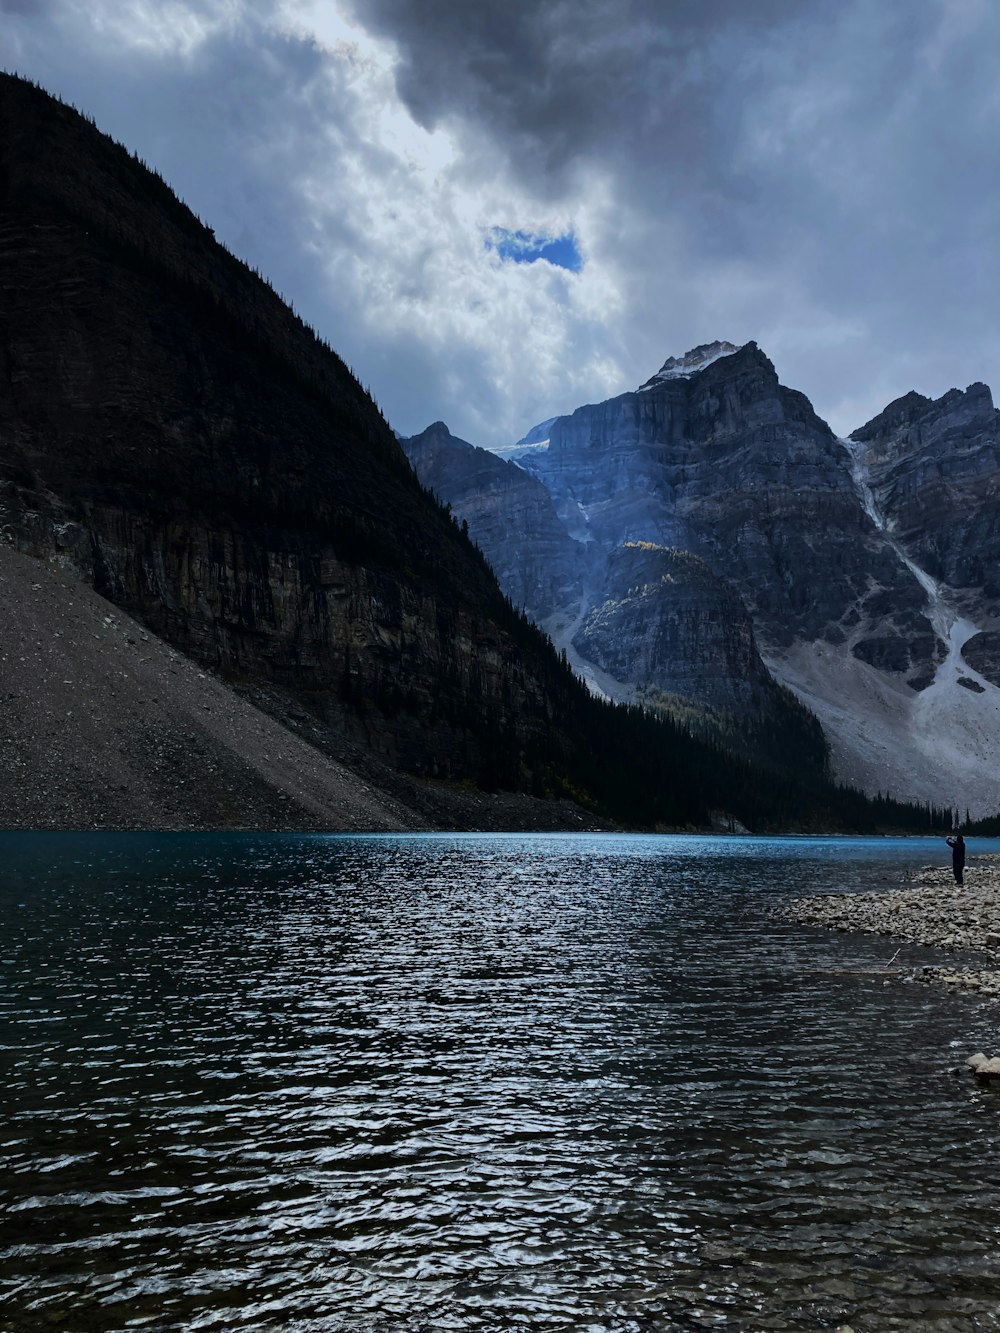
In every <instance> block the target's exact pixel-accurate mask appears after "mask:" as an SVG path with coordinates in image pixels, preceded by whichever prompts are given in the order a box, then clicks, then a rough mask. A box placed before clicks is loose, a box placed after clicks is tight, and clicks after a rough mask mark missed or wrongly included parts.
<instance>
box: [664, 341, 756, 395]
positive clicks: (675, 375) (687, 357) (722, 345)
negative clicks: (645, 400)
mask: <svg viewBox="0 0 1000 1333" xmlns="http://www.w3.org/2000/svg"><path fill="white" fill-rule="evenodd" d="M739 350H740V349H739V348H738V347H736V346H735V344H733V343H730V342H714V343H702V344H701V345H700V346H699V347H692V348H691V350H690V352H685V353H684V355H683V356H669V357H667V359H666V361H664V363H663V365H662V366H661V367H660V369H659V370H658V371H657V372H656V374H655V375H653V376H652V377H651V378H650V379H648V380H647V381H646V383H645V384H643V385H641V386H640V387H641V388H643V389H651V388H653V386H654V385H655V384H658V383H659V381H660V380H677V379H687V378H688V377H689V376H691V375H695V374H697V373H698V371H700V370H704V369H705V367H706V366H710V365H711V364H712V362H713V361H718V360H719V359H720V358H721V357H724V356H732V354H733V353H734V352H738V351H739Z"/></svg>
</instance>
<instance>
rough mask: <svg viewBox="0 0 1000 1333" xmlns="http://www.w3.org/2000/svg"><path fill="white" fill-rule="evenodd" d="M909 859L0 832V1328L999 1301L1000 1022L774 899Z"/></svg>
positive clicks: (580, 1315) (767, 848) (865, 880)
mask: <svg viewBox="0 0 1000 1333" xmlns="http://www.w3.org/2000/svg"><path fill="white" fill-rule="evenodd" d="M985 847H987V844H983V843H979V844H976V845H974V846H973V847H971V848H970V850H971V851H972V852H973V853H975V852H976V851H978V850H981V849H984V848H985ZM989 848H990V849H991V850H996V849H998V848H1000V844H990V845H989ZM930 861H935V862H939V863H940V864H941V865H942V866H946V865H947V863H948V861H947V849H946V848H944V846H943V844H942V843H940V842H931V841H917V840H913V841H896V840H835V839H784V840H774V839H772V840H766V839H749V838H748V839H738V838H731V839H710V838H695V837H691V838H687V837H631V836H621V837H618V836H609V835H594V836H592V835H587V836H573V835H566V836H544V837H536V836H479V835H443V836H426V837H425V836H399V837H395V836H384V837H370V838H355V837H329V838H327V837H320V836H299V835H266V836H265V835H259V836H257V835H254V836H246V835H181V834H176V835H158V836H152V835H129V834H120V835H99V834H94V835H70V834H63V835H42V834H37V835H36V834H7V835H0V921H2V925H3V931H2V937H0V988H2V989H0V1002H2V1016H0V1046H2V1049H0V1088H2V1096H3V1107H4V1116H3V1120H2V1123H0V1327H2V1328H4V1329H5V1330H7V1329H9V1330H32V1333H34V1330H38V1329H48V1328H60V1329H67V1330H73V1333H78V1331H79V1330H84V1331H88V1330H112V1329H133V1328H134V1329H156V1330H161V1329H162V1330H167V1329H178V1330H180V1329H183V1330H191V1329H207V1330H216V1329H235V1328H239V1329H253V1330H270V1329H283V1330H289V1329H291V1330H303V1331H305V1330H308V1331H309V1333H321V1331H322V1333H325V1331H326V1330H330V1331H331V1333H336V1331H340V1330H344V1331H345V1333H346V1331H347V1330H352V1331H353V1330H357V1331H358V1333H361V1331H364V1333H374V1331H375V1330H382V1331H387V1330H392V1331H393V1333H396V1331H399V1333H418V1331H419V1333H423V1331H424V1330H427V1331H428V1333H429V1331H430V1330H435V1331H436V1330H448V1329H508V1328H510V1329H539V1330H595V1331H596V1330H621V1331H622V1333H625V1331H626V1330H636V1331H640V1330H641V1331H648V1330H661V1329H701V1328H727V1329H834V1328H836V1327H837V1326H838V1325H841V1324H850V1325H851V1326H852V1327H853V1328H854V1329H856V1330H859V1331H860V1330H883V1329H890V1328H907V1329H914V1328H918V1329H922V1328H927V1329H941V1330H945V1329H955V1330H964V1329H981V1328H1000V1314H998V1311H1000V1206H998V1200H997V1169H998V1168H997V1163H998V1161H1000V1095H997V1094H993V1093H990V1092H988V1091H983V1090H981V1089H979V1088H978V1087H977V1086H975V1085H974V1084H973V1082H972V1081H971V1080H970V1079H968V1078H966V1077H965V1076H962V1077H956V1076H954V1075H953V1074H951V1073H950V1072H949V1069H950V1067H952V1066H954V1065H957V1064H959V1063H960V1062H961V1061H962V1060H964V1058H965V1056H966V1055H968V1054H970V1053H971V1052H972V1051H974V1050H976V1049H978V1048H983V1049H986V1050H987V1051H992V1050H996V1049H997V1047H998V1046H1000V1041H998V1035H1000V1034H998V1022H997V1020H998V1017H1000V1010H998V1009H997V1007H996V1006H995V1005H994V1004H991V1003H990V1002H988V1001H986V1000H980V999H975V998H973V997H971V996H964V995H963V996H954V995H951V994H949V993H948V992H946V991H943V990H939V989H936V988H933V987H929V986H923V985H918V984H910V985H906V984H902V983H900V982H889V983H887V982H886V981H885V980H884V979H883V978H882V977H877V976H872V975H864V974H863V970H864V969H866V968H869V969H870V968H874V967H879V966H881V965H883V964H886V963H888V962H889V961H890V959H892V957H893V955H894V954H895V952H896V945H895V944H893V943H890V942H889V941H886V940H884V939H879V938H867V937H860V936H849V935H841V934H835V933H831V934H823V933H821V932H818V931H814V930H808V929H804V928H800V927H796V926H792V925H789V924H785V923H779V922H775V921H774V920H773V919H772V918H771V915H770V913H771V912H772V911H773V909H774V907H775V906H776V905H777V904H779V903H780V902H781V901H782V900H783V899H784V898H786V897H787V896H789V895H794V894H799V893H804V892H815V891H818V890H824V889H832V890H840V889H843V890H848V891H850V890H854V889H858V888H865V887H871V886H873V885H874V886H877V885H880V884H882V885H885V886H886V887H889V886H890V885H892V884H895V883H896V881H897V879H898V876H899V873H900V872H901V870H903V869H905V868H906V867H908V866H913V865H920V864H926V863H928V862H930ZM973 873H974V869H973ZM925 961H937V956H936V955H934V954H932V953H931V951H922V950H920V949H917V948H909V947H908V948H906V949H904V950H903V951H902V952H901V953H900V955H899V957H898V958H897V959H896V963H897V965H898V964H899V963H907V964H918V963H920V962H925ZM847 969H857V970H858V971H860V972H861V973H862V974H860V975H859V974H858V971H855V972H853V973H852V972H850V971H848V970H847Z"/></svg>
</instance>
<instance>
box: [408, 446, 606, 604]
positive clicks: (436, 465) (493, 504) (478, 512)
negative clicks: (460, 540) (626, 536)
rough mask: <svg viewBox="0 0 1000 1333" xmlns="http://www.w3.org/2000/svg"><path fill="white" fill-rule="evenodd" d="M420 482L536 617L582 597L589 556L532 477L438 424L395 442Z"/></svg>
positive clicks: (506, 587)
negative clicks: (451, 512) (448, 508)
mask: <svg viewBox="0 0 1000 1333" xmlns="http://www.w3.org/2000/svg"><path fill="white" fill-rule="evenodd" d="M400 443H401V444H402V446H403V449H404V451H405V453H406V456H407V457H408V458H409V460H410V462H411V463H412V464H413V467H414V469H415V471H416V473H417V475H418V476H419V477H420V480H421V481H422V482H423V484H424V485H425V486H426V487H427V488H428V490H430V491H431V492H433V494H434V495H435V496H437V497H439V498H440V499H442V502H443V503H445V502H446V503H447V504H449V505H450V506H451V507H452V509H453V510H454V512H455V514H456V516H457V517H458V518H459V519H460V521H462V522H464V523H465V524H466V525H467V526H468V528H469V529H472V530H474V531H475V534H476V542H477V544H478V545H479V547H480V549H481V550H482V552H483V554H484V555H485V556H486V558H487V560H488V561H489V562H490V565H491V566H492V568H493V570H494V572H495V574H496V576H497V579H498V580H499V582H500V586H501V587H502V588H503V589H504V591H505V592H506V594H507V596H508V597H509V598H510V600H511V601H512V602H513V603H514V605H515V606H519V607H521V606H530V608H531V614H532V616H533V617H534V619H535V620H539V619H542V618H544V617H545V616H547V615H549V614H550V613H551V612H552V611H554V610H556V609H557V608H558V607H560V606H566V605H570V604H572V603H573V602H574V600H576V599H578V598H579V597H580V594H581V592H582V590H583V578H584V575H585V571H586V566H587V561H586V558H585V556H586V553H585V552H584V550H583V549H582V548H581V546H580V544H579V543H578V542H576V541H574V540H573V538H572V537H570V536H569V534H568V533H567V531H566V529H565V528H564V527H563V525H562V523H561V522H560V520H559V518H558V516H557V514H556V511H555V507H554V505H553V503H552V498H551V496H550V495H549V493H548V491H547V490H546V489H545V487H544V486H543V485H542V483H541V482H540V481H538V480H537V479H536V478H535V477H532V476H531V475H530V474H529V473H527V472H525V471H524V470H523V469H522V468H519V467H517V466H515V464H513V463H509V462H506V461H505V460H503V459H500V458H498V457H497V456H496V454H493V453H490V452H489V450H487V449H478V448H476V447H475V446H474V445H471V444H469V443H468V442H467V441H465V440H459V439H456V437H455V436H453V435H452V434H451V433H450V431H449V430H448V427H447V426H446V425H445V424H444V422H442V421H437V422H435V423H434V424H433V425H432V426H428V427H427V429H426V430H425V431H423V432H422V434H420V435H414V436H413V437H412V438H411V439H404V440H401V442H400Z"/></svg>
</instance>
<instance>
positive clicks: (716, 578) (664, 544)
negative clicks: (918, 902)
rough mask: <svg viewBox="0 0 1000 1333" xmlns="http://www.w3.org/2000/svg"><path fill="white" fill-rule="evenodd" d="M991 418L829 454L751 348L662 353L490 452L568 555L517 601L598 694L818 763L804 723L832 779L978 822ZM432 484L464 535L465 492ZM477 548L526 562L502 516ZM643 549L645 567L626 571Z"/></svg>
mask: <svg viewBox="0 0 1000 1333" xmlns="http://www.w3.org/2000/svg"><path fill="white" fill-rule="evenodd" d="M998 416H1000V414H998V413H997V412H996V411H995V410H994V408H993V404H992V400H991V398H990V395H989V391H988V390H987V389H986V388H985V386H983V385H972V386H970V387H969V388H968V389H967V390H966V391H965V392H964V393H963V392H960V391H958V390H954V391H952V392H951V393H949V394H946V395H945V396H944V397H943V398H941V399H939V400H937V401H936V402H932V401H931V400H929V399H926V398H922V397H921V396H920V395H918V394H908V395H907V396H906V397H905V398H902V399H900V400H899V401H898V402H897V403H894V404H892V405H890V407H889V408H887V409H886V411H885V412H883V413H882V414H880V416H879V417H877V418H876V419H875V420H874V421H873V422H869V423H868V425H866V426H864V427H862V428H861V429H860V430H858V431H856V432H855V433H854V434H853V435H852V436H851V437H849V438H847V439H840V438H838V437H837V436H835V435H834V433H833V432H832V431H831V430H830V428H829V426H828V425H827V424H826V423H825V422H824V421H822V420H821V419H820V418H819V417H818V416H817V415H816V413H815V411H814V410H813V408H812V405H811V404H810V403H809V401H808V399H807V398H806V397H805V396H804V395H803V394H801V393H798V392H796V391H794V390H792V389H789V388H787V387H786V386H784V385H782V384H781V383H780V381H779V379H778V376H777V373H776V371H775V368H774V366H773V365H772V363H771V362H770V360H769V359H768V358H767V357H766V356H765V354H764V353H763V352H762V351H761V350H760V348H759V347H758V346H757V345H756V344H755V343H753V342H750V343H747V344H745V345H744V346H742V347H735V346H734V345H733V344H732V343H725V342H716V343H710V344H705V345H703V346H701V347H697V348H694V349H693V350H692V351H691V352H688V353H687V354H686V355H685V356H683V357H670V358H668V359H667V361H666V362H665V363H664V365H663V366H662V368H661V369H660V370H659V371H658V372H657V373H656V374H655V375H653V376H652V377H650V378H649V379H648V380H646V381H645V383H644V384H642V385H641V386H640V387H639V388H638V389H636V390H635V391H634V392H631V393H625V394H621V395H619V396H618V397H616V398H612V399H610V400H608V401H605V402H601V403H596V404H590V405H586V406H583V407H580V408H578V409H577V410H576V411H575V412H572V413H570V414H568V415H566V416H562V417H558V418H554V419H552V420H550V421H547V422H545V423H544V424H543V426H541V427H538V428H535V430H533V431H532V432H529V434H528V435H527V436H526V437H525V438H524V440H522V441H520V442H519V443H518V445H516V446H513V447H512V448H511V449H509V450H505V451H503V453H504V457H505V464H504V465H505V466H507V467H517V468H519V469H520V470H521V471H523V472H524V473H525V474H526V475H529V476H530V477H532V478H533V479H534V480H536V481H538V482H540V483H541V484H542V485H543V486H544V488H545V490H546V491H547V493H548V495H549V496H550V497H551V500H552V503H553V505H554V507H555V511H556V513H557V515H558V516H559V519H560V520H561V522H562V524H563V527H564V530H565V533H566V535H567V536H568V537H570V538H571V539H572V540H573V542H574V543H576V545H575V547H571V548H565V547H564V548H563V549H564V550H566V551H568V552H569V558H571V559H572V560H573V562H574V563H573V564H572V565H567V566H565V567H564V568H561V569H560V578H561V579H562V581H563V582H564V583H566V584H568V583H569V582H570V580H571V579H572V576H573V574H574V572H578V574H579V577H580V579H581V580H582V583H583V592H582V596H581V597H580V598H578V599H577V598H575V597H574V598H566V599H564V601H563V603H562V605H561V606H557V607H555V609H552V608H551V607H550V606H549V601H550V600H551V599H546V600H545V601H544V602H543V601H542V600H540V599H539V598H537V597H535V596H533V592H532V580H531V578H530V577H529V578H527V579H522V585H521V586H522V592H523V596H524V605H525V606H526V608H527V610H528V611H529V613H530V614H531V615H532V616H533V617H534V618H535V619H536V620H537V622H538V623H539V624H540V625H542V626H543V627H544V628H545V629H546V630H547V631H548V632H549V633H550V634H551V636H552V638H553V640H554V641H555V642H556V644H557V645H558V646H560V647H561V648H563V649H564V650H565V651H566V652H567V654H568V655H569V657H570V660H571V661H572V662H573V664H574V666H575V668H576V669H577V671H578V672H579V673H580V674H581V675H582V676H583V677H584V678H585V679H588V680H589V681H590V683H591V685H592V688H594V689H595V690H599V691H601V692H603V693H605V694H608V695H610V696H611V697H615V698H620V699H628V700H638V701H642V702H643V703H645V704H646V705H650V704H652V705H654V706H658V707H661V708H664V709H666V710H667V711H669V712H671V713H672V714H674V715H680V716H684V717H686V718H688V719H691V718H692V717H697V718H700V719H701V720H702V722H703V723H704V725H706V726H707V727H709V728H714V729H716V730H717V731H718V732H719V733H720V734H723V735H727V736H729V738H730V739H732V738H734V737H737V738H738V737H739V736H740V734H741V733H742V735H743V737H744V741H746V742H747V743H749V744H752V746H753V747H754V752H756V753H759V752H760V746H761V744H762V743H763V744H765V745H766V744H767V743H768V741H770V745H771V748H772V750H777V751H779V752H781V751H785V752H786V754H787V755H788V756H789V757H790V758H793V759H794V762H795V763H803V762H804V763H808V762H810V761H811V759H812V760H813V761H814V756H815V748H814V746H812V745H811V744H810V740H809V735H810V733H809V725H808V723H807V722H806V721H805V720H804V718H803V714H802V707H801V705H805V706H806V707H808V708H809V709H810V710H812V712H813V713H814V714H815V715H816V717H818V718H819V720H820V722H821V723H822V726H823V730H824V732H825V735H826V739H827V742H828V744H829V747H830V755H831V761H832V764H833V769H834V772H835V773H836V774H837V776H838V777H840V778H842V779H844V780H847V781H851V782H856V783H859V784H861V785H862V786H864V787H865V788H866V789H867V790H869V791H870V792H872V793H875V792H877V791H886V790H888V791H891V792H892V793H893V795H895V796H898V797H900V798H905V799H913V800H921V801H928V800H929V801H949V802H953V803H954V804H955V805H956V806H958V807H959V808H961V809H963V810H964V809H965V808H966V806H968V807H969V808H972V809H975V810H977V811H979V812H986V811H988V810H993V809H995V808H996V805H997V803H998V798H997V795H996V792H995V788H994V779H993V775H994V772H995V768H996V763H997V761H998V759H1000V695H998V694H997V684H998V679H1000V676H998V668H1000V634H998V632H997V622H998V617H1000V597H998V592H1000V587H998V584H997V576H996V569H997V567H998V566H997V555H998V554H1000V549H998V547H1000V543H998V526H997V525H998V523H1000V506H998V504H997V488H998V486H1000V450H998V440H1000V434H998V432H1000V427H998ZM404 447H407V448H408V447H409V446H408V445H406V443H405V442H404ZM411 457H412V458H413V461H414V463H415V466H416V467H417V471H418V474H421V466H420V462H419V459H417V458H415V457H413V455H411ZM461 471H462V465H461V464H460V463H458V462H456V464H455V467H454V471H453V473H452V475H453V477H456V478H457V477H458V476H459V475H461ZM421 475H422V474H421ZM435 489H436V491H437V493H438V494H439V495H441V497H442V498H443V499H445V500H448V501H451V502H452V503H453V504H454V507H455V513H456V515H457V516H459V517H460V518H466V517H467V518H468V522H469V527H470V532H471V533H472V535H473V537H475V538H476V539H477V540H479V539H480V531H479V526H478V523H477V520H476V516H475V513H474V504H473V503H472V502H471V500H470V497H469V495H468V493H467V492H465V493H461V494H460V493H459V490H458V489H453V488H452V486H450V485H449V484H448V481H447V479H446V478H442V477H441V476H440V475H439V476H438V477H437V479H436V482H435ZM511 493H513V487H511ZM470 515H471V516H470ZM483 549H484V551H485V552H486V554H487V556H488V557H489V559H490V560H491V562H492V563H493V564H494V567H495V568H497V569H501V570H502V569H506V568H507V567H508V565H509V564H510V563H511V562H514V563H515V564H516V562H517V552H516V547H515V546H514V544H513V543H510V544H507V543H506V539H505V537H504V525H503V523H502V522H501V521H498V518H497V516H496V514H494V515H493V530H492V533H491V534H490V536H489V538H488V540H484V541H483ZM581 553H585V556H581ZM639 553H646V554H644V555H643V556H642V560H643V561H645V562H646V563H647V564H648V563H649V562H650V561H652V562H654V563H657V564H658V565H659V567H660V572H659V573H658V574H650V571H649V570H648V569H647V570H646V571H645V572H640V573H637V574H635V575H633V574H632V573H631V572H630V565H633V564H635V562H636V559H637V556H638V555H639ZM501 582H502V583H505V576H502V577H501ZM963 654H964V655H963ZM779 687H780V688H779ZM790 694H791V695H794V696H795V699H796V700H797V701H798V706H790V702H789V696H790Z"/></svg>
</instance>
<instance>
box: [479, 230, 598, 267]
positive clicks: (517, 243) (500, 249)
mask: <svg viewBox="0 0 1000 1333" xmlns="http://www.w3.org/2000/svg"><path fill="white" fill-rule="evenodd" d="M483 244H484V245H485V246H486V249H487V250H495V251H496V253H497V254H498V255H499V256H500V258H501V259H509V260H512V261H513V262H514V263H515V264H534V263H537V262H538V260H540V259H544V260H546V261H547V262H548V263H550V264H555V265H556V267H557V268H564V269H566V270H568V272H570V273H579V272H580V269H581V268H583V259H582V258H581V256H580V249H579V246H578V245H577V243H576V237H575V236H574V235H573V233H572V232H571V231H568V232H566V233H565V234H564V235H562V236H538V235H535V234H534V233H533V232H527V231H509V230H508V229H507V228H506V227H491V228H490V230H489V232H488V233H487V236H486V240H485V241H484V242H483Z"/></svg>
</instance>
